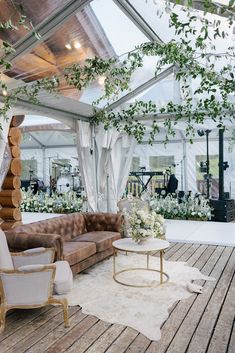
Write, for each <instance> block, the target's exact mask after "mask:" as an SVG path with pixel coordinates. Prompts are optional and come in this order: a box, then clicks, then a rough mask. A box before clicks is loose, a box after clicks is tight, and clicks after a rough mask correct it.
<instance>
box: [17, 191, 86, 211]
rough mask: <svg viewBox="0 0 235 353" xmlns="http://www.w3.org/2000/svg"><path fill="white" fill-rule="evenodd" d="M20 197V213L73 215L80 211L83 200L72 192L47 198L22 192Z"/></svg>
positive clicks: (39, 194)
mask: <svg viewBox="0 0 235 353" xmlns="http://www.w3.org/2000/svg"><path fill="white" fill-rule="evenodd" d="M22 195H23V197H22V202H21V211H22V212H42V213H73V212H81V211H82V205H83V199H82V198H79V197H77V195H76V193H75V192H74V191H69V192H67V193H64V194H63V195H57V194H52V196H49V195H48V194H45V193H37V194H36V195H34V194H33V193H32V191H31V190H28V191H24V190H22Z"/></svg>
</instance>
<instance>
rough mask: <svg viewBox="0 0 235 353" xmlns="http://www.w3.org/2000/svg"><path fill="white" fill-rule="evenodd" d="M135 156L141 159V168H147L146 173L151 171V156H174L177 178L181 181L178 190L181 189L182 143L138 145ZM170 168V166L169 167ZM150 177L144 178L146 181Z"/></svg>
mask: <svg viewBox="0 0 235 353" xmlns="http://www.w3.org/2000/svg"><path fill="white" fill-rule="evenodd" d="M134 156H136V157H140V166H141V167H145V168H146V171H149V170H150V165H149V157H150V156H174V157H175V164H177V166H176V167H175V176H176V178H177V179H178V181H179V184H178V185H179V186H178V188H179V189H181V161H182V159H183V146H182V143H168V144H167V145H166V146H165V145H164V144H153V145H152V146H151V145H148V144H146V145H137V146H136V148H135V151H134ZM169 167H170V166H169ZM147 179H148V177H144V181H145V182H146V180H147Z"/></svg>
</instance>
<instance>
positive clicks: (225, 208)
mask: <svg viewBox="0 0 235 353" xmlns="http://www.w3.org/2000/svg"><path fill="white" fill-rule="evenodd" d="M210 206H211V207H212V208H213V210H212V212H211V220H212V221H215V222H232V221H234V219H235V204H234V200H232V199H229V200H210Z"/></svg>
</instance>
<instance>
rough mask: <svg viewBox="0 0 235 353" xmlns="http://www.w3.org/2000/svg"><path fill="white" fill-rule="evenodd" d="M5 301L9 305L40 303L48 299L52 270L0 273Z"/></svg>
mask: <svg viewBox="0 0 235 353" xmlns="http://www.w3.org/2000/svg"><path fill="white" fill-rule="evenodd" d="M0 277H1V279H2V283H3V288H4V293H5V296H6V302H7V304H9V305H15V306H18V305H19V306H21V305H40V304H43V303H44V302H45V301H46V300H47V299H48V294H50V281H51V278H52V270H47V271H43V272H40V271H39V272H32V273H29V272H28V273H25V274H24V273H22V274H21V273H17V274H14V273H13V274H6V273H1V274H0Z"/></svg>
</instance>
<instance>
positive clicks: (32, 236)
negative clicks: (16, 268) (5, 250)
mask: <svg viewBox="0 0 235 353" xmlns="http://www.w3.org/2000/svg"><path fill="white" fill-rule="evenodd" d="M5 234H6V238H7V243H8V246H9V248H10V250H11V251H24V250H28V249H32V248H38V247H44V248H53V249H54V250H55V260H61V259H62V258H63V240H62V237H61V236H60V235H59V234H51V233H27V232H19V233H17V232H14V230H11V231H7V232H5Z"/></svg>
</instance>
